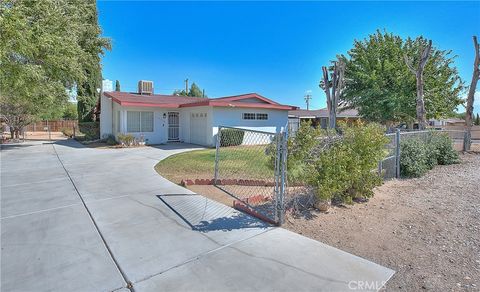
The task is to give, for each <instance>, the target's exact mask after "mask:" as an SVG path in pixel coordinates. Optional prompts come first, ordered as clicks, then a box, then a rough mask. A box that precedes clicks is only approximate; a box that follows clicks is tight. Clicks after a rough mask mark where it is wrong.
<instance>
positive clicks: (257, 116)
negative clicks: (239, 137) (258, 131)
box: [243, 113, 268, 120]
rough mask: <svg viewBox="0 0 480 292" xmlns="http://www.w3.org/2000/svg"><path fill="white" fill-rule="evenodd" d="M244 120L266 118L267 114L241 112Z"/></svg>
mask: <svg viewBox="0 0 480 292" xmlns="http://www.w3.org/2000/svg"><path fill="white" fill-rule="evenodd" d="M243 119H244V120H268V114H264V113H243Z"/></svg>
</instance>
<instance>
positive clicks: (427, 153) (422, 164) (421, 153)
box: [400, 132, 459, 177]
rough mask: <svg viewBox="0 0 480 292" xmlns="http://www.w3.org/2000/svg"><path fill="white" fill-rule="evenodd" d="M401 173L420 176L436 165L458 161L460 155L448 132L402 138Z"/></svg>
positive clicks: (408, 175)
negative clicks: (424, 137)
mask: <svg viewBox="0 0 480 292" xmlns="http://www.w3.org/2000/svg"><path fill="white" fill-rule="evenodd" d="M400 147H401V150H400V151H401V152H400V153H401V155H400V173H401V175H402V176H403V177H420V176H422V175H424V174H425V173H426V172H427V171H428V170H429V169H432V168H433V167H434V166H435V165H437V164H440V165H448V164H453V163H458V161H459V156H458V153H457V151H455V149H454V147H453V141H452V139H450V137H449V136H448V135H447V134H444V133H436V132H431V133H430V135H429V138H428V139H427V140H426V141H423V140H422V139H420V138H413V139H409V140H403V141H402V140H401V143H400Z"/></svg>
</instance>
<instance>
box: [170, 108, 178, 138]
mask: <svg viewBox="0 0 480 292" xmlns="http://www.w3.org/2000/svg"><path fill="white" fill-rule="evenodd" d="M179 134H180V119H179V115H178V112H169V113H168V141H178V139H179V136H180V135H179Z"/></svg>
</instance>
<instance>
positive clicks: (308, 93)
mask: <svg viewBox="0 0 480 292" xmlns="http://www.w3.org/2000/svg"><path fill="white" fill-rule="evenodd" d="M311 92H312V91H311V90H308V91H307V92H306V93H305V96H304V98H305V102H306V103H307V110H309V109H310V100H311V99H312V94H311Z"/></svg>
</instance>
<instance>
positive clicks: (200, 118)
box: [100, 84, 296, 146]
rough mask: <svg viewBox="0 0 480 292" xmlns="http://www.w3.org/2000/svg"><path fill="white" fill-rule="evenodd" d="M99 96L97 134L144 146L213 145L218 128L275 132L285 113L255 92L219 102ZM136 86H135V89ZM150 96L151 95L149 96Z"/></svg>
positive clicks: (284, 120) (285, 120)
mask: <svg viewBox="0 0 480 292" xmlns="http://www.w3.org/2000/svg"><path fill="white" fill-rule="evenodd" d="M149 86H150V90H149V91H147V92H148V93H147V94H145V90H143V94H139V93H126V92H116V91H111V92H103V94H102V97H101V114H100V135H101V136H102V137H103V136H104V135H105V134H113V135H115V136H117V135H118V134H119V133H124V134H132V135H134V136H136V137H139V136H141V135H143V137H144V138H145V140H146V142H147V143H149V144H161V143H166V142H171V141H177V142H186V143H192V144H198V145H203V146H214V145H215V140H216V134H217V132H218V127H219V126H229V127H239V128H244V129H254V130H260V131H265V132H270V133H278V132H280V131H281V130H282V129H284V128H285V127H286V125H287V123H288V111H289V110H293V109H296V107H292V106H288V105H281V104H279V103H277V102H274V101H272V100H270V99H267V98H265V97H263V96H261V95H258V94H256V93H250V94H242V95H237V96H229V97H221V98H199V97H186V96H173V95H154V94H153V85H152V84H150V85H149ZM139 87H140V86H139ZM150 92H151V93H150Z"/></svg>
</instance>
